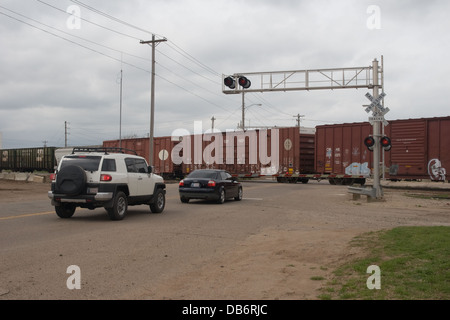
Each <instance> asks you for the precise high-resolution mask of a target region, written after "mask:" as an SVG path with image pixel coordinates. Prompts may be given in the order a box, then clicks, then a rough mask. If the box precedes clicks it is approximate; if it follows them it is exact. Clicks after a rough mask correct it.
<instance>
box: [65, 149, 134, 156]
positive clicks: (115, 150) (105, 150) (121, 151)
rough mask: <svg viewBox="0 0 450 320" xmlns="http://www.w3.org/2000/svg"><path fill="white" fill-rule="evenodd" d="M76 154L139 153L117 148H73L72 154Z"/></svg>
mask: <svg viewBox="0 0 450 320" xmlns="http://www.w3.org/2000/svg"><path fill="white" fill-rule="evenodd" d="M75 152H104V153H105V154H108V153H127V152H128V153H133V154H135V155H137V152H136V151H134V150H131V149H125V148H115V147H101V148H73V149H72V154H74V153H75Z"/></svg>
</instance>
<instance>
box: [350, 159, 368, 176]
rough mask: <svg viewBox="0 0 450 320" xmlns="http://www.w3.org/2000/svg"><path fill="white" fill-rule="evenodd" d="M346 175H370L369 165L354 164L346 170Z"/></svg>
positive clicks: (365, 163)
mask: <svg viewBox="0 0 450 320" xmlns="http://www.w3.org/2000/svg"><path fill="white" fill-rule="evenodd" d="M345 174H350V175H370V169H369V163H368V162H364V163H359V162H353V163H352V164H350V165H349V166H347V167H346V168H345Z"/></svg>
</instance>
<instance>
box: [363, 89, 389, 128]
mask: <svg viewBox="0 0 450 320" xmlns="http://www.w3.org/2000/svg"><path fill="white" fill-rule="evenodd" d="M385 96H386V94H385V93H384V92H382V93H381V94H380V95H379V96H378V97H377V98H374V97H373V96H372V95H371V94H370V93H368V92H367V93H366V98H367V99H369V100H370V101H371V104H370V105H368V106H367V107H366V112H367V113H369V112H371V111H372V115H373V116H372V117H369V122H370V124H371V125H373V123H374V122H375V121H380V122H382V123H383V125H384V126H387V125H388V124H389V122H387V121H386V119H384V115H385V114H386V113H388V112H389V108H384V107H383V106H382V105H381V100H382V99H383V98H384V97H385Z"/></svg>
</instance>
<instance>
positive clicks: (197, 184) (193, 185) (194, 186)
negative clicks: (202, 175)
mask: <svg viewBox="0 0 450 320" xmlns="http://www.w3.org/2000/svg"><path fill="white" fill-rule="evenodd" d="M191 187H192V188H199V187H200V183H199V182H192V185H191Z"/></svg>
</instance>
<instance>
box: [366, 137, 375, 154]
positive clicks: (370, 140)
mask: <svg viewBox="0 0 450 320" xmlns="http://www.w3.org/2000/svg"><path fill="white" fill-rule="evenodd" d="M364 144H365V146H366V147H367V149H369V150H370V151H373V147H374V145H375V139H374V138H373V137H367V138H365V139H364Z"/></svg>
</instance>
